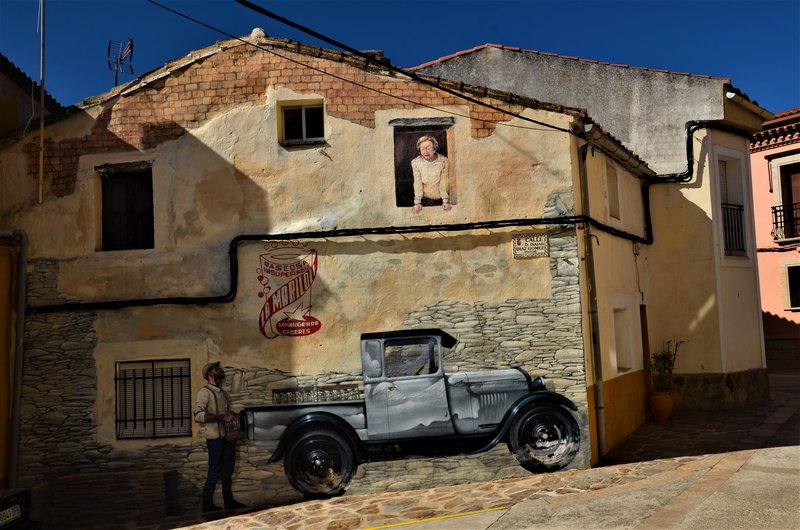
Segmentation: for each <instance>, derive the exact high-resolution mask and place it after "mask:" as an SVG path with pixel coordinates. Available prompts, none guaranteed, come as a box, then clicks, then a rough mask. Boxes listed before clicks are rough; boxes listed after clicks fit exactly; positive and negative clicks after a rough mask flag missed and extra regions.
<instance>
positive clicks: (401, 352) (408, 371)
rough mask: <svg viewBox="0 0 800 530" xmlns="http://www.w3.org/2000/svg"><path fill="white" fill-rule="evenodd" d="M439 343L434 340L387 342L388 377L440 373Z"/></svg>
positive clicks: (385, 353)
mask: <svg viewBox="0 0 800 530" xmlns="http://www.w3.org/2000/svg"><path fill="white" fill-rule="evenodd" d="M437 353H438V351H437V342H436V340H435V339H433V338H418V339H417V338H415V339H402V340H387V341H386V343H385V346H384V364H385V368H386V376H387V377H406V376H413V375H424V374H435V373H436V372H438V371H439V358H438V355H437Z"/></svg>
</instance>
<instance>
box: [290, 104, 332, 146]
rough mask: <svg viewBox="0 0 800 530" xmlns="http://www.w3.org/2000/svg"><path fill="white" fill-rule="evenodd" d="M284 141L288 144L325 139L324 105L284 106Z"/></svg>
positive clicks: (316, 141) (315, 141)
mask: <svg viewBox="0 0 800 530" xmlns="http://www.w3.org/2000/svg"><path fill="white" fill-rule="evenodd" d="M281 110H282V116H283V131H282V133H283V134H282V138H283V140H282V143H283V144H286V145H292V144H304V143H318V142H322V141H324V140H325V120H324V115H325V113H324V111H323V107H322V105H302V106H291V107H288V106H287V107H283V108H282V109H281Z"/></svg>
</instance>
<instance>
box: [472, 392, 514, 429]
mask: <svg viewBox="0 0 800 530" xmlns="http://www.w3.org/2000/svg"><path fill="white" fill-rule="evenodd" d="M478 406H479V407H480V410H479V411H478V417H479V418H480V419H481V423H497V422H498V421H499V420H500V418H502V417H503V414H505V412H506V409H507V408H508V392H492V393H490V394H480V396H479V398H478Z"/></svg>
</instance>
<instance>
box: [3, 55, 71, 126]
mask: <svg viewBox="0 0 800 530" xmlns="http://www.w3.org/2000/svg"><path fill="white" fill-rule="evenodd" d="M0 72H2V73H4V74H6V75H7V76H8V78H9V79H11V80H12V81H14V82H15V83H16V84H17V86H19V87H20V88H21V89H23V90H25V91H26V92H27V91H28V89H29V88H30V87H29V86H28V83H33V89H34V90H35V91H39V90H41V84H39V83H37V82H36V81H35V80H34V79H33V78H32V77H31V76H29V75H28V74H26V73H25V72H24V71H23V70H22V68H20V67H19V66H17V65H16V64H15V63H14V61H12V60H11V59H9V58H8V57H6V56H5V55H4V54H3V53H0ZM44 95H45V109H46V110H47V111H48V112H50V113H51V114H55V113H57V112H60V111H62V110H64V105H62V104H61V103H60V102H59V101H58V100H57V99H56V98H54V97H53V96H52V94H50V93H49V92H48V91H47V89H45V91H44ZM37 103H38V101H37Z"/></svg>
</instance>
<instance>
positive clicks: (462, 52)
mask: <svg viewBox="0 0 800 530" xmlns="http://www.w3.org/2000/svg"><path fill="white" fill-rule="evenodd" d="M487 48H498V49H501V50H508V51H512V52H519V53H531V54H535V55H543V56H545V57H555V58H559V59H569V60H572V61H580V62H584V63H591V64H597V65H600V66H613V67H615V68H626V69H629V70H639V71H644V72H655V73H663V74H670V75H681V76H688V77H698V78H703V79H719V80H722V81H728V82H730V81H731V79H730V78H729V77H717V76H712V75H706V74H691V73H688V72H675V71H672V70H663V69H657V68H648V67H646V66H629V65H627V64H620V63H609V62H605V61H598V60H595V59H584V58H581V57H576V56H573V55H561V54H558V53H550V52H540V51H536V50H528V49H525V48H520V47H518V46H506V45H504V44H493V43H486V44H481V45H479V46H474V47H472V48H470V49H467V50H460V51H457V52H454V53H451V54H450V55H445V56H444V57H439V58H438V59H434V60H432V61H428V62H426V63H422V64H420V65H418V66H413V67H411V68H408V70H411V71H416V70H420V69H422V68H427V67H428V66H432V65H434V64H439V63H443V62H446V61H449V60H450V59H455V58H456V57H460V56H462V55H467V54H470V53H473V52H477V51H481V50H484V49H487Z"/></svg>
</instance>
